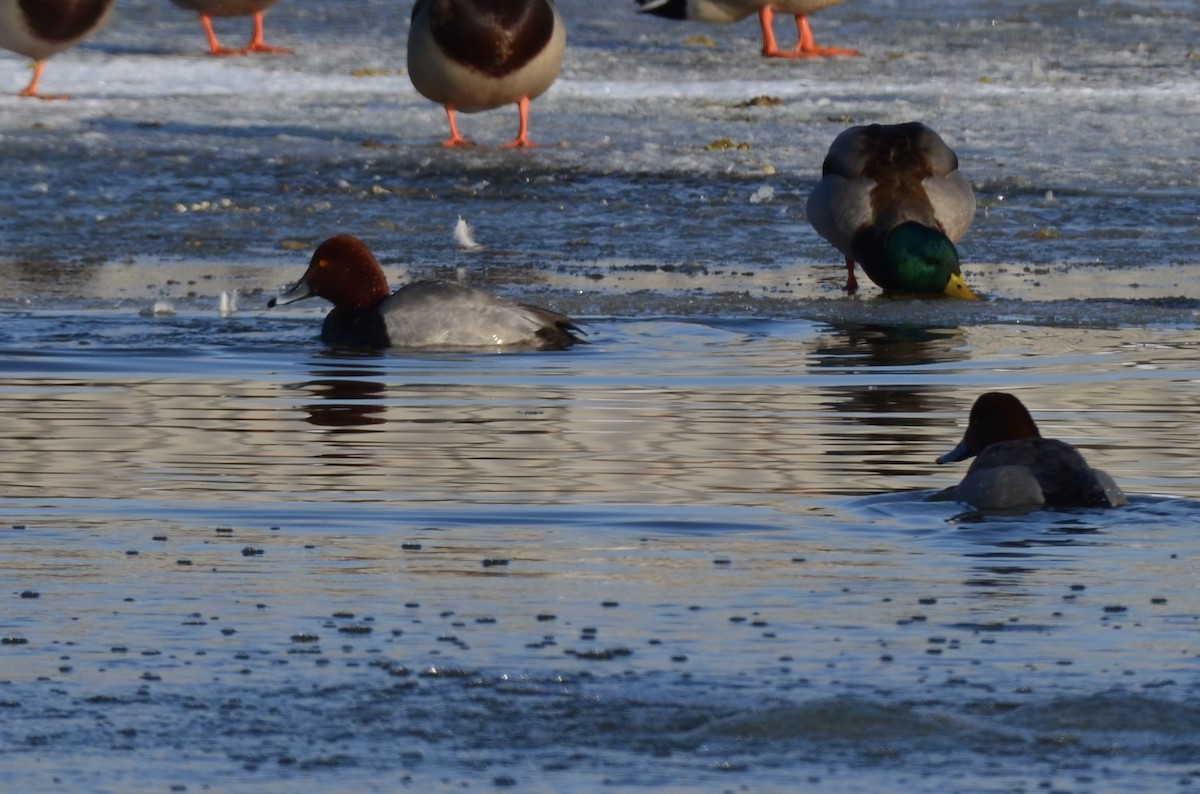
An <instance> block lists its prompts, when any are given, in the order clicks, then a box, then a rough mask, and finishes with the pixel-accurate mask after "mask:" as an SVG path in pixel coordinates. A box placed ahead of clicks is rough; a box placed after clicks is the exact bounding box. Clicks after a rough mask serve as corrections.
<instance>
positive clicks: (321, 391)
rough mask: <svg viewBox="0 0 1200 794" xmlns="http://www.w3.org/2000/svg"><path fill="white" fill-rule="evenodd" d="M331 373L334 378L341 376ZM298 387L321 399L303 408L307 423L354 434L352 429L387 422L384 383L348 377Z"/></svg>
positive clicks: (306, 383) (338, 373)
mask: <svg viewBox="0 0 1200 794" xmlns="http://www.w3.org/2000/svg"><path fill="white" fill-rule="evenodd" d="M330 374H331V375H333V376H337V375H342V374H343V373H341V372H333V373H330ZM344 374H347V375H354V374H356V373H353V372H347V373H344ZM300 387H301V388H303V389H305V390H306V391H309V392H312V393H313V394H314V396H317V397H320V398H321V400H322V402H317V403H309V404H307V405H305V406H304V407H305V410H307V411H308V421H309V422H310V423H312V424H314V425H317V426H319V427H332V428H339V429H344V430H346V431H347V432H353V429H354V428H364V427H366V426H367V425H382V424H384V423H385V422H387V417H386V414H387V405H385V404H384V403H383V402H382V400H383V397H384V395H385V393H386V392H387V385H386V384H384V383H379V382H376V381H369V380H356V379H353V378H349V377H328V378H323V379H321V380H310V381H307V382H305V383H302V384H300Z"/></svg>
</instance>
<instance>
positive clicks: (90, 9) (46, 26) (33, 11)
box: [17, 0, 112, 42]
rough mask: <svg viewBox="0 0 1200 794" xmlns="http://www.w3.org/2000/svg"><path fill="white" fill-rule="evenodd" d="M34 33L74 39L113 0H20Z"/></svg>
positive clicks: (51, 38)
mask: <svg viewBox="0 0 1200 794" xmlns="http://www.w3.org/2000/svg"><path fill="white" fill-rule="evenodd" d="M17 4H18V5H19V6H20V8H21V14H22V15H23V16H24V17H25V20H26V22H27V23H28V24H29V29H30V30H31V31H32V32H33V35H35V36H37V37H38V38H39V39H42V40H44V41H55V42H58V41H71V40H73V39H77V38H79V37H80V36H83V35H85V34H86V33H87V32H88V31H90V30H91V29H92V28H93V27H95V25H96V23H97V22H98V21H99V20H100V18H101V17H103V16H104V14H105V12H106V11H107V10H108V7H109V6H111V5H112V0H54V1H53V2H51V0H18V2H17Z"/></svg>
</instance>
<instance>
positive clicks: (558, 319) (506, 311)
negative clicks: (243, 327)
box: [267, 234, 584, 350]
mask: <svg viewBox="0 0 1200 794" xmlns="http://www.w3.org/2000/svg"><path fill="white" fill-rule="evenodd" d="M314 296H315V297H320V298H324V299H325V300H327V301H329V302H330V303H332V304H333V309H332V310H331V311H330V312H329V314H327V315H325V322H324V324H323V325H322V327H321V340H322V341H323V342H325V343H326V344H328V345H333V346H335V347H368V348H385V347H449V348H480V347H492V348H496V347H528V348H537V349H541V350H559V349H562V348H567V347H570V346H571V345H574V344H578V343H581V342H583V341H584V340H583V339H581V338H580V337H579V336H577V335H576V334H577V333H579V329H578V328H577V327H576V325H575V322H574V320H572V319H571V318H570V317H567V316H566V315H563V314H559V313H558V312H554V311H550V310H549V309H543V308H541V307H540V306H533V305H530V304H527V303H517V302H516V301H511V300H508V299H507V298H502V297H500V296H499V295H493V294H492V293H490V292H488V291H486V290H482V289H478V288H476V287H470V286H467V285H466V284H460V283H457V282H453V281H436V280H430V281H415V282H413V283H411V284H408V285H406V286H403V287H401V288H400V289H398V290H396V291H395V292H392V291H391V290H389V289H388V285H387V279H386V278H385V277H384V274H383V268H382V267H380V265H379V261H378V260H377V259H375V257H374V255H372V254H371V251H370V250H369V249H368V248H367V246H366V245H365V244H364V243H363V242H362V241H361V240H359V239H358V238H356V237H353V236H351V235H348V234H342V235H338V236H337V237H331V238H329V239H328V240H326V241H325V242H323V243H321V245H319V246H318V247H317V250H316V251H315V252H314V253H313V256H312V260H311V261H310V262H309V265H308V270H307V271H306V272H305V273H304V276H303V277H301V279H300V280H299V281H298V282H296V284H295V285H293V286H292V287H290V288H289V289H287V290H286V291H285V292H284V293H283V294H282V295H280V296H279V297H278V298H272V299H271V301H270V302H269V303H268V304H267V306H268V308H269V307H272V306H278V305H283V304H286V303H294V302H296V301H298V300H303V299H304V298H309V297H314Z"/></svg>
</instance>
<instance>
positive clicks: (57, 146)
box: [0, 0, 1200, 792]
mask: <svg viewBox="0 0 1200 794" xmlns="http://www.w3.org/2000/svg"><path fill="white" fill-rule="evenodd" d="M629 5H632V3H630V4H628V5H627V4H625V3H620V2H615V3H611V4H607V5H603V6H601V5H598V4H585V3H581V2H575V1H574V0H564V2H563V3H561V8H562V10H563V14H564V16H565V17H566V19H567V22H568V24H569V25H570V30H571V44H570V49H569V52H568V57H567V63H566V65H565V68H564V73H563V77H562V79H560V81H559V82H558V83H557V84H556V86H555V87H554V89H552V90H551V92H550V93H549V94H547V95H546V96H545V97H543V98H541V99H539V100H537V101H536V102H535V103H534V105H533V115H532V135H533V137H534V138H535V140H538V141H539V142H542V143H543V144H545V145H544V146H542V147H541V148H539V149H536V150H534V151H529V152H510V151H505V152H502V151H498V150H496V149H494V148H491V147H480V148H478V149H476V150H471V151H456V152H446V151H442V150H441V149H439V148H438V147H437V146H436V145H435V144H436V141H438V140H440V138H441V137H442V136H444V134H445V130H444V129H443V124H444V119H443V116H442V114H441V112H440V111H439V110H438V109H437V108H436V107H433V106H432V105H430V104H428V103H427V102H425V101H424V100H422V99H421V98H420V97H418V96H416V95H415V93H414V92H413V90H412V88H411V86H410V85H409V83H408V80H407V77H406V76H405V75H404V73H403V67H404V57H403V54H404V41H405V37H406V34H407V24H408V15H409V12H410V6H409V5H407V4H399V3H392V2H382V1H381V0H375V1H374V2H368V1H367V0H360V1H356V2H353V3H350V2H346V3H329V2H322V0H285V2H283V3H280V4H279V5H278V6H277V7H276V8H275V9H274V10H273V11H272V12H271V13H270V14H269V15H268V18H267V35H268V39H269V40H272V41H274V42H275V43H278V44H283V45H286V46H290V47H293V48H295V49H296V50H297V54H296V55H295V56H293V57H290V58H249V59H237V60H224V61H217V60H211V59H208V58H206V57H204V55H203V46H204V42H203V37H202V36H201V34H200V31H199V26H198V25H197V24H196V22H195V20H194V18H192V17H189V16H188V15H185V14H182V13H180V12H179V11H178V10H176V9H175V7H174V6H172V5H171V4H170V3H167V2H165V0H164V1H163V2H151V1H150V0H140V1H139V0H122V2H121V3H120V4H119V8H118V16H117V18H116V19H115V20H114V23H113V25H112V26H111V27H110V28H109V29H108V30H106V31H105V32H104V33H103V34H101V35H100V36H99V37H97V38H96V39H95V40H94V41H92V42H90V43H88V44H87V45H85V46H83V47H81V48H78V49H77V50H74V51H72V52H69V53H65V54H63V55H61V56H58V57H57V58H55V59H53V60H52V61H51V62H50V64H49V67H48V69H47V74H46V78H45V87H46V89H47V90H50V91H65V92H68V93H71V94H72V95H73V96H74V97H75V98H74V99H73V100H72V101H71V102H69V103H41V102H32V103H31V102H27V101H20V100H17V99H15V98H13V97H0V107H2V108H3V113H0V152H3V157H2V158H0V174H2V175H3V179H4V180H5V184H6V186H7V188H8V189H7V191H6V192H5V193H4V195H3V196H0V239H2V240H3V242H4V249H3V254H2V255H0V311H2V315H0V317H2V319H3V325H2V326H0V439H3V441H2V443H3V455H2V456H0V469H2V471H3V475H2V477H0V482H2V483H3V490H2V492H0V585H2V586H0V594H3V596H4V598H6V599H7V600H6V602H5V604H6V608H5V609H4V610H3V612H0V639H2V640H3V644H2V645H0V716H2V717H3V719H2V720H0V753H2V757H3V766H4V770H5V772H4V776H5V777H4V780H5V783H4V785H5V786H11V787H13V790H14V791H16V790H20V791H43V790H46V791H114V792H117V791H120V792H141V791H146V792H158V791H172V790H173V791H183V790H186V791H247V790H254V791H264V792H272V791H278V792H292V791H306V790H332V791H396V790H413V791H450V790H454V791H461V790H464V789H484V790H488V789H492V788H496V787H499V788H513V789H516V790H522V791H524V790H529V791H597V790H641V789H644V790H664V791H665V790H713V791H797V790H813V791H836V792H841V791H845V792H858V791H861V792H878V791H889V790H897V791H905V792H945V791H972V792H975V791H1043V790H1045V791H1071V792H1128V791H1133V790H1152V791H1173V790H1183V791H1186V790H1188V789H1189V788H1191V787H1193V786H1195V785H1196V784H1197V783H1200V762H1198V761H1197V759H1198V758H1200V674H1198V673H1200V663H1198V659H1200V596H1198V595H1197V590H1196V581H1197V565H1196V561H1197V557H1198V554H1200V540H1198V537H1197V532H1196V527H1197V525H1198V524H1200V502H1198V501H1197V500H1196V499H1197V493H1198V491H1200V488H1198V486H1200V465H1198V464H1200V460H1198V458H1200V451H1198V449H1200V445H1198V444H1197V432H1196V426H1197V417H1198V414H1200V408H1197V405H1198V404H1200V400H1198V392H1200V387H1198V385H1197V384H1200V367H1198V365H1197V360H1198V356H1197V353H1198V351H1200V332H1198V330H1197V311H1198V310H1200V302H1198V301H1197V298H1198V287H1200V285H1198V283H1197V281H1198V276H1200V268H1198V267H1197V263H1198V262H1200V218H1198V216H1197V207H1198V206H1200V205H1198V204H1197V200H1196V198H1197V193H1198V190H1200V180H1198V177H1197V169H1196V165H1197V160H1196V152H1198V151H1200V133H1197V129H1198V127H1197V125H1196V124H1195V123H1194V122H1195V108H1196V106H1195V97H1196V96H1198V95H1200V85H1198V82H1200V81H1198V80H1197V68H1198V67H1197V64H1198V63H1200V60H1198V59H1197V57H1196V54H1195V46H1196V43H1195V30H1196V27H1195V17H1194V13H1195V12H1194V9H1193V8H1192V3H1190V2H1101V3H1092V4H1086V7H1082V6H1079V5H1078V4H1064V3H1020V2H1014V3H982V2H964V3H959V4H935V3H928V2H903V3H889V2H872V1H870V0H850V1H849V2H847V3H846V4H845V5H843V6H841V7H839V8H836V9H830V10H828V11H826V12H822V13H821V14H818V15H815V16H814V17H813V26H814V30H815V33H816V36H817V39H818V42H821V43H828V44H834V45H843V46H854V47H857V48H859V49H861V50H862V51H863V57H861V58H859V59H853V60H850V59H841V60H833V61H821V62H815V61H814V62H805V63H783V62H768V61H765V60H764V59H761V58H759V57H758V56H757V55H756V52H757V46H758V45H757V41H756V35H757V34H756V26H755V24H754V23H753V21H751V20H747V22H745V23H742V24H739V25H734V26H728V27H716V26H702V25H698V24H694V25H686V24H678V23H671V22H668V21H665V20H659V19H652V18H646V17H641V16H638V15H636V14H634V13H633V12H632V10H631V8H629V7H628V6H629ZM247 28H248V26H247V25H246V24H244V21H243V22H241V23H239V22H238V21H225V22H221V23H219V25H218V29H219V31H220V32H221V33H222V35H223V37H227V38H229V39H230V40H231V41H237V40H238V39H240V38H241V37H243V36H244V35H248V29H247ZM783 28H784V24H783V23H782V22H780V34H781V36H785V35H788V34H785V33H784V32H783ZM694 37H707V38H708V41H705V40H704V39H696V38H694ZM5 74H10V75H11V77H4V75H5ZM25 79H26V74H25V73H24V71H23V70H22V65H21V62H20V60H19V59H17V58H15V57H9V56H4V57H3V58H0V86H6V87H9V86H10V88H8V89H6V90H8V91H9V92H10V93H11V92H12V91H16V90H18V89H19V88H20V86H21V85H23V83H24V80H25ZM764 96H765V97H768V98H769V99H768V100H765V101H761V100H760V101H759V102H757V103H751V104H747V102H748V101H749V100H753V99H755V98H756V97H764ZM776 100H778V101H776ZM514 116H515V114H514V113H512V112H511V111H496V112H492V113H487V114H482V115H475V116H468V117H465V118H463V119H462V126H463V128H464V131H465V132H466V133H467V134H468V135H469V136H471V137H474V138H476V139H478V140H480V141H482V142H485V143H490V142H495V141H502V140H506V139H508V138H510V137H511V136H512V134H513V130H514V127H515V118H514ZM911 118H919V119H922V120H924V121H926V122H928V123H930V124H931V125H932V126H934V127H935V128H937V129H938V130H939V131H941V132H942V133H943V135H944V136H945V137H946V138H947V140H948V141H949V142H950V143H951V145H952V146H953V147H954V148H955V149H956V150H957V151H958V153H959V156H960V160H961V162H962V167H963V169H964V171H965V172H966V173H967V174H968V176H970V178H971V179H972V182H973V184H974V185H975V187H976V190H977V193H978V196H979V203H980V209H979V212H978V215H977V218H976V222H975V225H974V226H973V228H972V230H971V231H970V232H969V234H968V236H967V237H966V239H965V240H964V241H963V245H962V246H961V248H962V253H963V256H964V261H965V267H964V270H965V272H966V275H967V279H968V281H969V282H970V283H971V284H972V286H973V287H975V288H976V289H977V290H978V291H980V292H983V293H985V294H986V295H987V296H988V298H989V300H987V301H984V302H979V303H970V304H968V303H950V302H947V301H938V300H910V299H888V298H883V297H881V296H879V294H878V292H877V291H876V290H875V289H874V288H873V287H871V286H870V285H866V286H865V288H864V290H863V294H862V295H861V296H860V297H857V298H847V297H845V296H844V294H843V293H842V292H841V289H840V287H841V284H842V282H843V279H844V268H843V267H842V265H841V263H840V262H839V261H838V256H837V255H836V254H835V253H834V252H833V251H832V249H831V248H829V246H828V245H826V244H825V243H824V242H823V241H821V240H820V239H819V238H818V237H817V236H816V235H815V233H814V232H813V231H812V230H811V228H810V227H809V226H808V225H807V223H806V221H805V219H804V202H805V199H806V197H807V194H808V191H809V190H810V189H811V187H812V185H813V184H814V182H815V180H816V178H817V175H818V174H819V170H820V161H821V158H822V157H823V154H824V151H825V148H826V147H827V146H828V143H829V142H830V141H831V140H832V139H833V137H834V136H835V135H836V134H837V133H838V132H839V131H840V130H841V129H842V128H844V127H845V126H847V125H848V124H851V123H869V122H873V121H881V122H897V121H904V120H908V119H911ZM725 142H727V143H728V144H730V145H732V148H725ZM714 143H715V144H717V145H716V146H713V145H712V144H714ZM460 216H461V217H463V218H465V219H467V220H468V221H469V222H470V223H471V226H472V228H473V229H474V232H475V235H476V237H477V238H478V239H479V241H480V242H481V243H482V244H483V247H482V248H481V249H478V250H472V251H466V250H464V249H462V248H461V247H460V246H458V245H457V244H456V242H455V241H454V239H453V237H452V235H451V229H452V228H453V227H454V225H455V223H456V222H457V220H458V218H459V217H460ZM344 231H346V232H353V233H355V234H358V235H359V236H361V237H363V238H364V239H366V240H368V242H369V243H370V244H371V245H372V247H373V248H375V250H376V251H377V253H378V254H379V256H380V258H381V260H383V261H384V263H385V266H386V268H387V270H388V274H389V277H390V278H391V279H392V280H393V282H395V283H400V282H401V281H403V280H404V279H406V278H409V277H413V276H418V275H429V274H439V275H445V274H451V273H455V272H456V271H462V272H463V273H464V274H465V277H467V278H468V279H470V280H472V281H474V282H477V283H481V284H485V285H489V286H493V287H495V288H496V289H498V290H500V291H502V292H504V293H506V294H509V295H513V296H516V297H520V298H522V299H525V300H533V301H537V302H540V303H544V304H546V305H549V306H553V307H554V308H556V309H559V310H562V311H567V312H570V313H572V314H574V315H576V316H578V317H580V318H581V320H582V321H583V322H584V323H585V327H586V330H587V331H588V333H589V337H588V338H589V340H590V342H591V344H589V345H587V346H583V347H580V348H577V349H575V350H571V351H567V352H563V353H548V354H547V353H527V352H525V353H523V352H514V353H505V354H492V353H462V352H453V351H442V352H428V353H403V352H390V353H386V354H380V355H363V354H348V353H345V352H338V351H329V350H325V349H323V348H322V346H321V345H320V343H319V342H318V341H317V338H316V337H317V332H318V328H319V326H320V321H321V312H322V311H323V308H322V307H321V306H319V305H315V304H313V305H305V304H300V305H299V306H289V307H286V308H283V309H276V310H272V311H270V312H268V311H266V310H265V308H264V306H265V303H266V300H267V298H268V297H269V296H270V295H273V294H275V293H276V291H277V290H278V289H279V288H280V287H281V286H283V285H284V284H285V283H287V282H290V281H293V280H295V278H297V277H298V276H299V275H300V273H301V272H302V271H303V269H304V267H305V265H306V263H307V259H308V257H309V255H310V253H311V251H312V248H313V247H314V246H315V245H316V244H317V243H319V242H320V240H321V239H323V238H324V237H326V236H328V235H331V234H334V233H337V232H344ZM863 281H864V282H865V279H864V280H863ZM222 294H225V295H226V298H227V299H228V298H229V297H230V296H234V298H235V301H236V308H235V309H234V310H233V311H227V312H226V313H225V314H224V315H222V314H221V313H220V312H219V311H218V306H219V298H220V296H221V295H222ZM227 308H228V305H227ZM990 389H1004V390H1011V391H1014V392H1016V393H1018V394H1019V395H1020V397H1021V398H1022V399H1023V400H1024V401H1025V402H1026V403H1027V404H1028V405H1029V406H1030V408H1031V409H1032V411H1033V413H1034V415H1035V417H1036V418H1037V420H1038V421H1039V423H1040V424H1041V426H1042V430H1043V432H1044V433H1045V434H1046V435H1053V436H1057V437H1060V438H1063V439H1065V440H1067V441H1070V442H1071V443H1074V444H1076V445H1078V446H1079V447H1080V449H1081V450H1082V451H1083V452H1084V453H1085V454H1086V455H1087V457H1088V459H1089V460H1090V461H1091V462H1092V463H1093V464H1094V465H1097V466H1101V467H1103V468H1104V469H1106V470H1107V471H1108V472H1109V473H1110V474H1112V475H1113V477H1114V478H1115V479H1116V480H1117V482H1119V483H1120V484H1121V485H1122V486H1123V487H1124V488H1125V490H1126V491H1127V492H1128V493H1129V495H1130V497H1131V502H1130V505H1129V506H1128V507H1126V508H1122V509H1120V510H1113V511H1089V510H1078V511H1062V512H1043V513H1038V514H1033V515H1026V516H982V515H979V514H976V513H973V512H971V511H969V510H966V509H964V508H962V506H959V505H955V504H953V503H947V502H928V501H926V499H927V498H928V497H929V496H931V495H933V494H935V493H937V492H938V491H939V490H940V489H942V488H944V487H946V486H948V485H951V484H953V483H954V482H955V481H956V480H957V478H959V477H961V475H962V473H963V471H964V469H965V466H964V465H950V466H937V465H935V464H934V463H933V461H934V459H935V458H936V457H937V456H938V455H940V454H942V453H944V452H945V451H947V450H948V449H950V448H951V447H952V446H953V445H954V444H955V443H957V441H958V438H959V436H960V435H961V432H962V428H963V424H964V421H965V417H966V413H967V411H968V409H969V407H970V404H971V402H972V400H973V399H974V398H975V396H977V395H978V394H979V393H980V392H982V391H985V390H990Z"/></svg>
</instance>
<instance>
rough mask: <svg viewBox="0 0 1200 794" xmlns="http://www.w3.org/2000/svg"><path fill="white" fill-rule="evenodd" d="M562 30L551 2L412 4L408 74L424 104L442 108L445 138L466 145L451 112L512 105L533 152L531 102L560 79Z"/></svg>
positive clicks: (424, 0)
mask: <svg viewBox="0 0 1200 794" xmlns="http://www.w3.org/2000/svg"><path fill="white" fill-rule="evenodd" d="M566 44H567V32H566V27H565V25H564V24H563V20H562V16H561V15H560V14H559V13H558V9H557V8H555V6H554V3H553V0H417V3H416V5H415V6H413V13H412V26H411V27H410V28H409V31H408V75H409V77H410V79H411V80H412V84H413V87H414V88H416V89H417V92H418V93H420V94H421V96H423V97H425V98H426V99H430V100H432V101H434V102H437V103H438V104H439V105H441V106H442V107H443V108H445V110H446V119H447V120H448V121H449V124H450V137H449V138H447V139H446V140H445V141H443V142H442V145H443V146H463V145H466V144H468V143H469V141H467V140H466V139H465V138H463V136H462V135H461V134H459V131H458V124H457V123H456V121H455V116H454V114H455V113H456V112H457V111H461V112H463V113H477V112H479V111H483V110H491V109H493V108H498V107H501V106H503V105H510V104H514V103H515V104H516V106H517V112H518V114H519V116H520V126H519V128H518V130H517V137H516V138H514V139H513V140H512V141H511V142H510V143H508V144H506V146H516V147H524V146H532V145H533V144H532V143H531V142H530V140H529V132H528V130H529V101H530V100H531V99H534V98H536V97H538V96H540V95H541V94H543V93H545V91H546V90H547V89H548V88H550V86H551V85H552V84H553V83H554V81H555V80H556V79H557V78H558V72H559V69H560V68H561V67H562V59H563V51H564V50H565V49H566Z"/></svg>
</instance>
